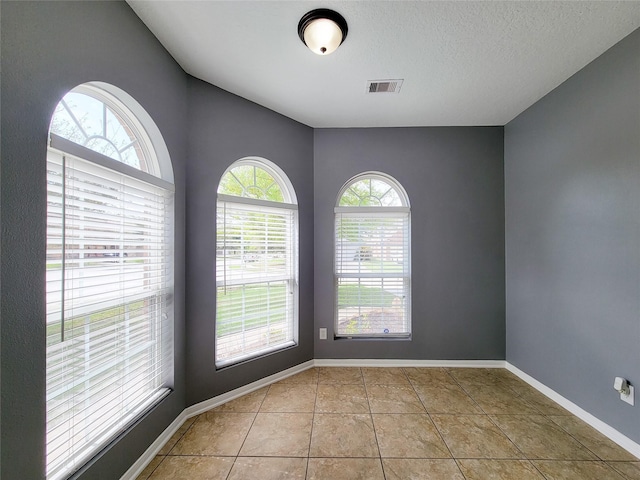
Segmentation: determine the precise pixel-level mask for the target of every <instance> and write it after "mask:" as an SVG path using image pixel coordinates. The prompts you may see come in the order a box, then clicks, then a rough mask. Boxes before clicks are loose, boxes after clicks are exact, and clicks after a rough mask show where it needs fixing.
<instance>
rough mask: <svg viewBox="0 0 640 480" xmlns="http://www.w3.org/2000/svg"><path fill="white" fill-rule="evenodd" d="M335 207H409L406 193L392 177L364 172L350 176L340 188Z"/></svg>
mask: <svg viewBox="0 0 640 480" xmlns="http://www.w3.org/2000/svg"><path fill="white" fill-rule="evenodd" d="M337 207H407V208H408V207H409V198H408V197H407V193H406V192H405V191H404V188H402V185H400V184H399V183H398V182H397V181H396V180H395V179H394V178H393V177H391V176H389V175H386V174H384V173H380V172H365V173H362V174H360V175H356V176H355V177H353V178H351V179H350V180H349V181H348V182H347V183H345V185H344V186H343V187H342V189H341V190H340V193H339V195H338V204H337Z"/></svg>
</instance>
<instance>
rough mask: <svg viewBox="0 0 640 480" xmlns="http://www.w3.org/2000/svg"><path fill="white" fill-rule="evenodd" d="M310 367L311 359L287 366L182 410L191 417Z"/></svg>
mask: <svg viewBox="0 0 640 480" xmlns="http://www.w3.org/2000/svg"><path fill="white" fill-rule="evenodd" d="M311 367H313V360H309V361H308V362H304V363H301V364H299V365H296V366H295V367H291V368H287V369H286V370H283V371H281V372H278V373H274V374H273V375H269V376H268V377H264V378H261V379H260V380H256V381H255V382H252V383H249V384H248V385H244V386H242V387H240V388H236V389H235V390H231V391H230V392H227V393H223V394H222V395H218V396H217V397H213V398H210V399H209V400H205V401H204V402H200V403H196V404H195V405H191V406H190V407H188V408H187V409H186V410H185V411H184V412H185V414H186V418H191V417H193V416H195V415H199V414H201V413H204V412H206V411H207V410H211V409H212V408H215V407H217V406H219V405H222V404H223V403H227V402H230V401H231V400H235V399H236V398H239V397H241V396H243V395H246V394H247V393H251V392H254V391H256V390H258V389H260V388H262V387H266V386H267V385H271V384H272V383H275V382H278V381H280V380H283V379H285V378H287V377H290V376H291V375H295V374H296V373H300V372H304V371H305V370H308V369H310V368H311Z"/></svg>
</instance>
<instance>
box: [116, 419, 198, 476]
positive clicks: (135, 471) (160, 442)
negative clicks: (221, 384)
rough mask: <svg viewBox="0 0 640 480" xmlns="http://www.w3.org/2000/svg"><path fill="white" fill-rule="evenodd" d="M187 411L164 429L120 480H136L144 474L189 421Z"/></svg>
mask: <svg viewBox="0 0 640 480" xmlns="http://www.w3.org/2000/svg"><path fill="white" fill-rule="evenodd" d="M184 412H185V410H183V411H182V412H181V413H180V415H178V416H177V417H176V419H175V420H174V421H173V422H171V424H170V425H169V426H168V427H167V428H165V429H164V431H163V432H162V433H161V434H160V436H159V437H158V438H156V439H155V441H154V442H153V443H152V444H151V445H150V446H149V448H147V449H146V450H145V452H144V453H143V454H142V455H141V456H140V458H138V460H136V461H135V463H134V464H133V465H131V467H130V468H129V470H127V471H126V472H125V474H124V475H123V476H122V477H120V480H134V479H135V478H137V477H138V475H140V474H141V473H142V471H143V470H144V469H145V468H147V465H149V463H151V460H153V458H154V457H155V456H156V455H157V454H158V452H159V451H160V450H161V449H162V447H163V446H164V444H165V443H167V442H168V441H169V439H170V438H171V437H172V436H173V434H174V433H176V432H177V431H178V429H179V428H180V427H181V426H182V424H183V423H184V421H185V420H186V419H187V416H186V415H185V413H184Z"/></svg>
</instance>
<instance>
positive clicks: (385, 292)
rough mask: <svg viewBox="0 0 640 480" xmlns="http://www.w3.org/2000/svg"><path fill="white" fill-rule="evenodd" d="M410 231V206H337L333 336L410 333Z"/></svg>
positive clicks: (403, 335)
mask: <svg viewBox="0 0 640 480" xmlns="http://www.w3.org/2000/svg"><path fill="white" fill-rule="evenodd" d="M409 237H410V234H409V209H408V208H405V207H397V208H393V207H391V208H385V207H337V208H336V215H335V282H336V284H335V290H336V294H337V298H336V336H341V337H358V336H361V337H377V336H386V337H393V336H395V337H405V336H408V335H409V334H410V333H411V324H410V315H409V309H410V293H411V275H410V258H409Z"/></svg>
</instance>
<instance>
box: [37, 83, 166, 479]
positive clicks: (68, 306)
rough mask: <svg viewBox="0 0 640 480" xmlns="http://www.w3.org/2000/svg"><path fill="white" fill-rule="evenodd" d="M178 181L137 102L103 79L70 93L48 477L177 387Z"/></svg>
mask: <svg viewBox="0 0 640 480" xmlns="http://www.w3.org/2000/svg"><path fill="white" fill-rule="evenodd" d="M134 111H135V112H136V114H134V113H133V112H134ZM143 124H144V126H143ZM173 190H174V188H173V174H172V172H171V164H170V160H169V156H168V153H167V149H166V146H165V145H164V142H163V141H162V137H161V135H160V132H159V131H158V129H157V127H156V126H155V124H153V122H152V121H151V119H150V117H149V116H148V114H146V112H144V110H143V109H142V107H140V105H139V104H137V103H136V102H135V100H133V99H132V98H131V97H129V96H128V95H127V94H126V93H124V92H123V91H121V90H119V89H117V88H115V87H113V86H110V85H106V84H102V83H91V84H84V85H81V86H79V87H76V88H74V89H73V90H71V91H70V92H69V93H67V94H66V95H65V96H64V98H63V99H62V100H61V101H60V103H59V104H58V105H57V107H56V109H55V111H54V114H53V116H52V118H51V126H50V139H49V145H48V149H47V249H46V253H47V260H46V332H47V338H46V344H47V367H46V377H47V380H46V398H47V400H46V403H47V459H46V463H47V479H49V480H51V479H58V478H67V477H69V476H70V475H71V474H72V473H73V472H74V471H76V470H77V469H78V468H80V467H81V466H82V465H83V464H84V463H86V462H87V460H88V459H90V458H91V457H92V456H94V455H95V454H96V453H98V452H99V451H100V450H101V449H102V448H104V447H105V446H106V445H107V444H108V443H109V442H110V441H112V440H113V439H114V438H116V437H117V436H118V435H119V434H120V433H122V431H124V430H125V429H126V428H128V427H129V426H130V425H131V424H132V422H134V421H135V420H136V419H138V418H139V417H140V416H141V415H143V414H144V413H145V412H146V411H148V410H149V409H150V408H151V407H152V406H153V405H154V404H156V403H157V402H158V401H160V399H161V398H163V397H164V396H165V395H166V394H168V393H169V391H170V385H171V382H172V376H173V365H172V362H173V302H172V297H173V247H172V245H173Z"/></svg>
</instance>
